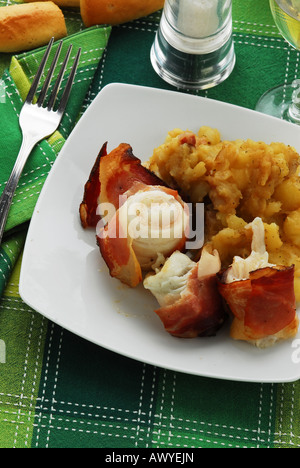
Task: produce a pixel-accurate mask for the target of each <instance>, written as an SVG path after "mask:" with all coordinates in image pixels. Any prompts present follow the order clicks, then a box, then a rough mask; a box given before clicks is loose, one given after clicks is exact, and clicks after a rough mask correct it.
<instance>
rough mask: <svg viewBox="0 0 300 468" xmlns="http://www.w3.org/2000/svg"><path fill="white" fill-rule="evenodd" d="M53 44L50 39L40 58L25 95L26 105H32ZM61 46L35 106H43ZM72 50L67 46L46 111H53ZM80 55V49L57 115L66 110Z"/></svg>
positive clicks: (52, 40)
mask: <svg viewBox="0 0 300 468" xmlns="http://www.w3.org/2000/svg"><path fill="white" fill-rule="evenodd" d="M53 43H54V38H52V39H51V40H50V42H49V44H48V47H47V49H46V51H45V54H44V56H43V58H42V61H41V64H40V66H39V68H38V71H37V74H36V76H35V78H34V81H33V83H32V85H31V88H30V90H29V93H28V95H27V98H26V102H27V103H28V104H32V103H33V100H34V97H35V94H36V91H37V88H38V86H39V84H40V82H41V78H42V75H43V72H44V69H45V66H46V63H47V61H48V58H49V55H50V52H51V49H52V46H53ZM62 45H63V41H60V43H59V44H58V47H57V50H56V53H55V55H54V58H53V60H52V63H51V66H50V68H49V71H48V73H47V76H46V79H45V82H44V84H43V87H42V90H41V92H40V94H39V97H38V99H37V103H36V104H37V105H38V106H39V107H41V106H43V104H44V102H45V99H46V95H47V91H48V88H49V85H50V82H51V79H52V76H53V73H54V71H55V69H56V65H57V62H58V59H59V56H60V53H61V49H62ZM72 48H73V46H72V44H71V45H70V46H69V48H68V50H67V53H66V55H65V58H64V61H63V64H62V66H61V68H60V71H59V74H58V77H57V79H56V82H55V85H54V88H53V90H52V92H51V95H50V98H49V101H48V104H47V109H48V111H51V110H54V105H55V101H56V98H57V95H58V93H59V90H60V86H61V82H62V79H63V77H64V74H65V71H66V68H67V65H68V62H69V58H70V55H71V51H72ZM80 55H81V48H79V49H78V52H77V54H76V57H75V59H74V63H73V66H72V69H71V72H70V75H69V78H68V81H67V84H66V86H65V89H64V91H63V95H62V97H61V100H60V103H59V106H58V109H57V112H58V113H61V114H62V113H63V112H64V110H65V108H66V105H67V102H68V99H69V96H70V92H71V89H72V85H73V81H74V77H75V73H76V70H77V67H78V63H79V59H80Z"/></svg>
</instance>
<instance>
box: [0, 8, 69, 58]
mask: <svg viewBox="0 0 300 468" xmlns="http://www.w3.org/2000/svg"><path fill="white" fill-rule="evenodd" d="M66 35H67V28H66V23H65V18H64V15H63V13H62V11H61V10H60V8H59V7H58V6H57V5H55V4H54V3H53V2H48V1H47V2H35V3H30V4H25V3H24V4H19V5H10V6H4V7H1V8H0V52H9V53H12V52H21V51H23V50H30V49H34V48H36V47H41V46H44V45H46V44H47V43H48V42H49V40H50V39H51V38H52V37H54V39H55V40H57V39H61V38H62V37H65V36H66Z"/></svg>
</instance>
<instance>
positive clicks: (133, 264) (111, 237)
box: [96, 211, 142, 288]
mask: <svg viewBox="0 0 300 468" xmlns="http://www.w3.org/2000/svg"><path fill="white" fill-rule="evenodd" d="M115 228H117V229H116V232H115ZM96 238H97V244H98V246H99V248H100V252H101V255H102V257H103V259H104V261H105V263H106V264H107V266H108V268H109V272H110V275H111V276H112V277H113V278H118V279H119V280H120V281H121V282H122V283H125V284H127V285H128V286H130V287H132V288H134V287H135V286H137V285H138V284H139V283H140V282H141V281H142V270H141V267H140V264H139V262H138V261H137V258H136V255H135V253H134V250H133V248H132V239H131V238H130V237H127V235H126V233H123V232H122V228H121V225H120V223H119V211H117V212H116V214H115V216H114V218H113V219H112V221H111V222H110V223H108V224H107V225H106V226H105V228H104V230H103V231H102V235H101V236H100V235H97V236H96Z"/></svg>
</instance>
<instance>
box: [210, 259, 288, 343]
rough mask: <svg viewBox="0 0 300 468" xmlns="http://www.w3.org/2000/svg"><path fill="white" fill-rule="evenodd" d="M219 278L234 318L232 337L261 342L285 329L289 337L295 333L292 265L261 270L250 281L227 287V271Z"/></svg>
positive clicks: (220, 287)
mask: <svg viewBox="0 0 300 468" xmlns="http://www.w3.org/2000/svg"><path fill="white" fill-rule="evenodd" d="M217 277H218V288H219V291H220V294H221V295H222V296H223V298H224V299H225V301H226V303H227V304H228V306H229V308H230V310H231V312H232V313H233V315H234V321H233V324H232V328H231V336H232V337H233V338H235V339H248V340H259V339H262V338H265V337H268V336H271V335H276V334H277V333H279V332H281V331H282V330H285V329H286V331H287V334H288V335H289V334H290V333H295V326H296V324H297V318H296V301H295V292H294V267H293V266H291V267H276V268H275V267H267V268H262V269H259V270H256V271H254V272H252V273H250V278H249V279H246V280H242V281H234V282H232V283H228V284H226V283H225V282H224V277H225V273H224V272H223V273H222V274H219V275H217ZM286 337H288V336H286Z"/></svg>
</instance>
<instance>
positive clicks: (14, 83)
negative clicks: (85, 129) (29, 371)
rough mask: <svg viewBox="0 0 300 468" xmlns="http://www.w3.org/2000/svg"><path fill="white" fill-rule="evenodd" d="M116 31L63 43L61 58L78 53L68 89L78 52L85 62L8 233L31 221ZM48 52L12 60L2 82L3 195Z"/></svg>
mask: <svg viewBox="0 0 300 468" xmlns="http://www.w3.org/2000/svg"><path fill="white" fill-rule="evenodd" d="M110 31H111V29H110V27H97V26H96V27H93V28H90V29H86V30H83V31H80V32H78V33H75V34H73V35H71V36H68V37H67V38H65V39H64V40H63V48H62V52H61V57H64V55H65V52H66V50H67V48H68V46H69V44H72V45H73V49H72V53H71V57H70V60H69V64H68V68H67V71H66V75H65V76H66V78H64V81H63V83H62V88H63V86H64V84H65V83H66V80H67V77H68V72H69V71H70V68H71V67H72V63H73V60H72V59H74V57H75V55H76V52H77V50H78V48H79V47H81V48H82V53H81V60H80V63H79V67H78V70H77V74H76V77H75V81H74V85H73V89H72V92H71V96H70V100H69V103H68V106H67V109H66V112H65V114H64V117H63V119H62V122H61V124H60V127H59V129H58V131H56V132H55V133H54V134H53V135H52V136H51V137H50V138H48V139H47V140H43V141H42V142H41V143H39V144H38V145H37V146H36V147H35V148H34V150H33V151H32V154H31V155H30V158H29V160H28V162H27V163H26V166H25V168H24V171H23V174H22V176H21V179H20V182H19V185H18V188H17V191H16V194H15V196H14V199H13V203H12V207H11V210H10V213H9V217H8V220H7V225H6V232H7V233H8V235H9V234H10V231H11V230H12V229H17V228H18V227H20V226H23V224H24V223H26V222H27V221H29V220H30V218H31V216H32V213H33V210H34V207H35V204H36V202H37V199H38V197H39V194H40V192H41V190H42V187H43V184H44V182H45V180H46V178H47V175H48V173H49V171H50V170H51V168H52V166H53V163H54V162H55V159H56V157H57V155H58V154H59V152H60V150H61V148H62V146H63V144H64V142H65V140H66V138H67V137H68V135H69V134H70V132H71V130H72V129H73V127H74V125H75V124H76V121H77V119H78V118H79V117H80V112H81V109H82V106H83V103H84V101H85V99H86V96H87V93H88V90H89V87H90V85H91V84H92V81H93V78H94V75H95V72H96V70H97V68H98V65H99V61H100V59H101V57H102V54H103V52H104V50H105V47H106V45H107V42H108V39H109V35H110ZM57 46H58V43H56V44H55V45H54V46H53V49H52V52H51V55H50V58H49V62H48V64H50V63H51V58H52V57H53V55H54V53H55V50H56V49H57ZM44 51H45V47H43V48H41V49H37V50H35V51H34V52H29V53H23V54H20V55H17V56H14V57H12V59H11V63H10V67H9V69H8V70H6V71H5V72H4V74H3V76H2V80H1V91H2V92H1V97H0V112H1V119H0V193H2V191H3V189H4V186H5V183H6V181H7V180H8V178H9V175H10V173H11V170H12V168H13V164H14V161H15V159H16V157H17V154H18V151H19V148H20V145H21V141H22V135H21V131H20V127H19V123H18V121H19V114H20V110H21V107H22V104H23V101H24V99H25V97H26V95H27V93H28V91H29V88H30V84H31V82H32V80H33V78H34V76H35V74H36V72H37V68H38V65H39V63H40V62H41V58H42V56H43V54H44ZM48 66H49V65H48ZM46 71H47V70H46ZM57 73H58V71H57V72H56V74H57ZM54 79H55V76H54ZM41 85H42V83H41ZM17 236H18V238H19V236H20V234H17ZM13 239H14V238H13ZM13 239H12V240H8V242H10V243H13V242H14V240H13ZM20 246H22V244H20ZM2 251H3V252H2ZM8 252H9V251H8ZM8 252H7V251H5V246H2V248H1V256H0V269H1V271H5V272H6V273H5V274H3V275H1V278H0V292H2V291H3V287H4V285H5V284H6V280H7V273H9V271H10V269H9V266H8V265H10V266H12V265H13V263H14V259H15V255H12V260H11V259H10V255H8Z"/></svg>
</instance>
